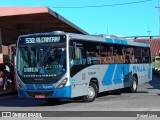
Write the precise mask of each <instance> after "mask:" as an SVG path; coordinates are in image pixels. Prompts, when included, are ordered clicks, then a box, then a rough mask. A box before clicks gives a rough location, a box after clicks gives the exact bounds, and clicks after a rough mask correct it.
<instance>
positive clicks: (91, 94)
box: [82, 82, 97, 102]
mask: <svg viewBox="0 0 160 120" xmlns="http://www.w3.org/2000/svg"><path fill="white" fill-rule="evenodd" d="M96 97H97V86H96V84H94V83H93V82H90V83H89V86H88V93H87V95H85V96H83V98H82V100H83V102H93V101H94V100H95V99H96Z"/></svg>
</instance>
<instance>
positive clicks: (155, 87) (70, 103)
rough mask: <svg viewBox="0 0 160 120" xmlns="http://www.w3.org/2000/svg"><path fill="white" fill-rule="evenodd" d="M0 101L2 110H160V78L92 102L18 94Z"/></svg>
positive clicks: (101, 95) (103, 96)
mask: <svg viewBox="0 0 160 120" xmlns="http://www.w3.org/2000/svg"><path fill="white" fill-rule="evenodd" d="M0 101H1V102H0V108H1V109H0V111H160V79H158V78H156V77H153V80H152V81H151V82H149V83H146V84H143V85H140V86H139V87H138V93H134V94H132V93H120V92H119V91H116V92H114V93H110V94H100V96H99V97H98V98H97V99H96V100H95V101H94V102H92V103H83V102H81V101H78V100H62V101H61V102H60V103H58V104H54V103H53V104H49V103H46V102H45V101H43V100H34V99H18V97H17V96H16V95H15V96H5V97H1V98H0ZM58 114H60V113H58ZM71 114H72V113H71ZM77 114H78V113H77ZM80 114H82V113H80ZM83 114H85V113H84V112H83ZM92 114H95V113H92ZM159 115H160V114H159ZM88 119H89V118H88Z"/></svg>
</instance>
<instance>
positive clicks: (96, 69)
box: [71, 65, 100, 97]
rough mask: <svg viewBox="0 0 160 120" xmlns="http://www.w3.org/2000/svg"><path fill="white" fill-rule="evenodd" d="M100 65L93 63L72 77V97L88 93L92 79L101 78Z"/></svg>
mask: <svg viewBox="0 0 160 120" xmlns="http://www.w3.org/2000/svg"><path fill="white" fill-rule="evenodd" d="M99 76H100V66H99V65H92V66H89V67H87V68H84V69H83V70H81V71H80V72H78V73H77V74H75V75H74V76H73V77H72V78H71V84H72V97H78V96H84V95H87V92H88V86H89V82H90V80H91V79H97V80H99V79H100V78H99Z"/></svg>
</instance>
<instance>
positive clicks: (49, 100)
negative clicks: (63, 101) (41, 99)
mask: <svg viewBox="0 0 160 120" xmlns="http://www.w3.org/2000/svg"><path fill="white" fill-rule="evenodd" d="M45 101H46V102H47V103H58V102H59V99H58V98H47V99H45Z"/></svg>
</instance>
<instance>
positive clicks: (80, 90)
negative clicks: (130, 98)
mask: <svg viewBox="0 0 160 120" xmlns="http://www.w3.org/2000/svg"><path fill="white" fill-rule="evenodd" d="M16 57H17V58H16V62H17V63H16V77H17V78H16V80H17V84H18V96H19V98H35V99H44V100H46V101H47V102H54V101H58V100H59V99H66V98H68V99H71V98H81V100H83V101H84V102H92V101H94V100H95V98H96V97H97V94H98V93H101V92H105V91H111V90H116V89H125V91H127V92H132V93H134V92H136V91H137V86H138V85H139V84H142V83H145V82H149V81H150V80H151V79H152V65H151V56H150V45H149V44H144V43H137V42H132V41H128V40H126V39H124V38H118V37H115V36H114V37H112V36H105V35H103V36H94V35H82V34H76V33H66V32H63V31H61V32H60V31H54V32H47V33H36V34H29V35H22V36H20V37H19V38H18V41H17V55H16Z"/></svg>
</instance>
